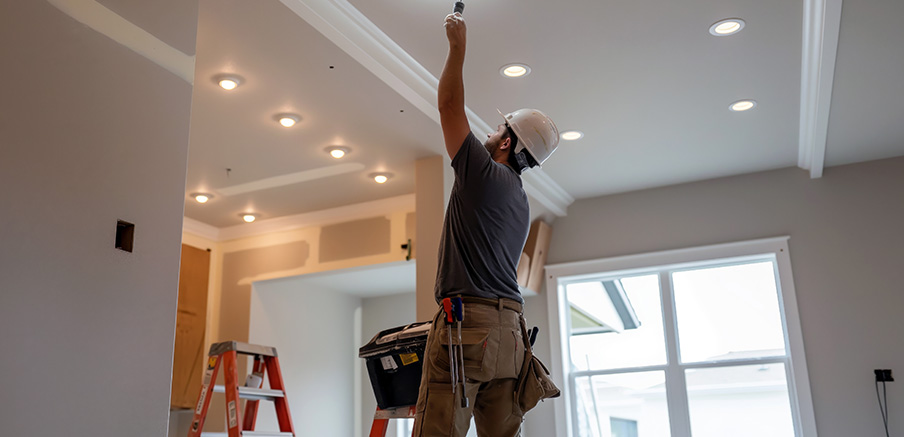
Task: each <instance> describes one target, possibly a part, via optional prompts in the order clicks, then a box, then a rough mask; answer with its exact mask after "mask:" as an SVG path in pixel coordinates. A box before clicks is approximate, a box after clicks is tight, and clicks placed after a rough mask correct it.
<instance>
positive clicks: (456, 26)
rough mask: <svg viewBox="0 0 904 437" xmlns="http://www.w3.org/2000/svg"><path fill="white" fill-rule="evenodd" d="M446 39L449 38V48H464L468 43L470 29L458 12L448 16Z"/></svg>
mask: <svg viewBox="0 0 904 437" xmlns="http://www.w3.org/2000/svg"><path fill="white" fill-rule="evenodd" d="M444 26H445V28H446V38H449V47H453V46H454V47H461V48H464V47H465V45H466V43H467V34H468V28H467V26H466V25H465V19H464V18H462V17H461V14H460V13H458V12H455V13H452V14H449V15H446V22H445V25H444Z"/></svg>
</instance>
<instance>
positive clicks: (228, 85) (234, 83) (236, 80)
mask: <svg viewBox="0 0 904 437" xmlns="http://www.w3.org/2000/svg"><path fill="white" fill-rule="evenodd" d="M213 79H214V81H215V82H216V83H217V85H219V86H220V87H221V88H223V89H224V90H227V91H229V90H234V89H236V87H238V86H239V85H241V84H242V78H241V77H239V76H236V75H234V74H219V75H216V76H214V78H213Z"/></svg>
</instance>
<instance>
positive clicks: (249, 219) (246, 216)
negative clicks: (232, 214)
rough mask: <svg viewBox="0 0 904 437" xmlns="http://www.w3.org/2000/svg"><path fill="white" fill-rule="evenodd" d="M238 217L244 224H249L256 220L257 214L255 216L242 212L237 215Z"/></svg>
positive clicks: (251, 213)
mask: <svg viewBox="0 0 904 437" xmlns="http://www.w3.org/2000/svg"><path fill="white" fill-rule="evenodd" d="M239 216H240V217H242V220H244V221H245V223H251V222H253V221H255V220H257V218H258V216H259V214H255V213H253V212H243V213H241V214H239Z"/></svg>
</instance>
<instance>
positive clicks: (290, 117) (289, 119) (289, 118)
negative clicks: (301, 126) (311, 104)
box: [276, 113, 301, 127]
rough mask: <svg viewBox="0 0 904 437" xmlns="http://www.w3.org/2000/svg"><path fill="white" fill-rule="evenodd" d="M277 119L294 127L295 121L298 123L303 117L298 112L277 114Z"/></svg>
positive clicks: (282, 123)
mask: <svg viewBox="0 0 904 437" xmlns="http://www.w3.org/2000/svg"><path fill="white" fill-rule="evenodd" d="M276 120H277V121H279V124H281V125H283V126H284V127H292V126H295V123H298V120H301V117H300V116H298V115H297V114H289V113H286V114H277V115H276Z"/></svg>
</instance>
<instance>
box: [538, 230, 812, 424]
mask: <svg viewBox="0 0 904 437" xmlns="http://www.w3.org/2000/svg"><path fill="white" fill-rule="evenodd" d="M788 240H789V237H787V236H785V237H776V238H766V239H760V240H752V241H743V242H735V243H726V244H718V245H712V246H701V247H694V248H688V249H679V250H669V251H662V252H654V253H647V254H639V255H628V256H620V257H613V258H603V259H596V260H590V261H578V262H571V263H563V264H554V265H548V266H546V275H547V278H546V297H547V308H548V311H549V330H550V347H551V348H552V358H551V361H550V371H551V373H552V377H553V380H554V381H555V382H556V384H557V385H559V387H561V388H562V400H563V401H564V402H555V403H554V410H555V418H556V435H559V436H567V437H573V434H572V425H573V414H572V411H573V408H574V405H573V399H574V395H573V392H574V387H572V386H571V384H570V381H571V380H572V379H571V378H570V377H569V376H570V375H568V374H566V371H567V369H568V368H569V367H570V366H569V363H570V362H571V358H570V356H571V353H570V351H569V339H568V333H569V330H568V326H567V324H568V323H569V319H568V308H569V306H568V303H567V302H566V297H565V284H567V283H573V282H578V281H580V280H581V279H591V278H599V277H600V276H601V275H608V274H609V273H614V274H618V275H619V276H625V275H631V274H637V273H646V272H650V271H651V270H660V269H664V268H667V269H687V268H692V267H695V266H701V265H710V264H712V261H714V260H716V261H718V262H720V263H722V262H723V261H724V262H726V263H738V264H740V263H743V262H745V261H751V260H755V259H763V258H764V257H773V259H774V260H775V269H776V276H777V277H778V281H777V283H776V290H777V292H778V294H779V309H780V311H781V313H782V314H781V316H782V323H783V325H784V326H783V327H784V333H785V345H786V353H787V371H788V375H787V376H788V382H789V386H788V394H789V397H790V402H791V409H792V416H793V420H794V434H795V436H797V437H817V436H816V419H815V415H814V412H813V397H812V395H811V393H810V377H809V375H808V373H807V362H806V356H805V353H804V342H803V335H802V333H801V328H800V316H799V313H798V307H797V297H796V295H795V292H794V279H793V278H794V277H793V274H792V272H791V256H790V252H789V250H788ZM663 285H669V284H663ZM668 288H671V286H670V285H669V287H668ZM662 293H663V296H665V297H667V298H670V299H671V290H662ZM665 307H667V305H666V302H663V308H664V322H665V323H666V324H667V325H665V326H664V328H665V335H666V336H667V337H666V342H667V343H669V342H675V341H676V339H675V338H674V336H675V334H674V333H675V332H677V327H676V325H675V323H676V321H675V318H674V314H671V310H669V311H666V310H665ZM670 333H671V334H670ZM672 355H673V354H671V353H669V356H668V360H669V361H668V363H675V362H677V361H676V360H677V356H672ZM785 360H786V359H779V360H778V361H779V362H785ZM679 364H680V363H679ZM670 376H672V375H670ZM681 376H683V375H679V376H678V377H679V378H680V377H681ZM675 381H676V380H675V378H674V377H673V378H671V383H670V384H674V383H675ZM668 388H671V387H667V392H670V393H669V394H668V395H667V400H668V404H669V411H670V413H669V415H670V417H671V416H672V411H679V412H682V414H680V415H679V416H680V417H679V418H678V420H670V424H671V425H670V426H671V429H672V437H688V436H690V435H691V433H690V419H689V416H688V414H687V411H688V405H687V396H686V391H685V392H676V391H675V390H674V389H672V390H668Z"/></svg>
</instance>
